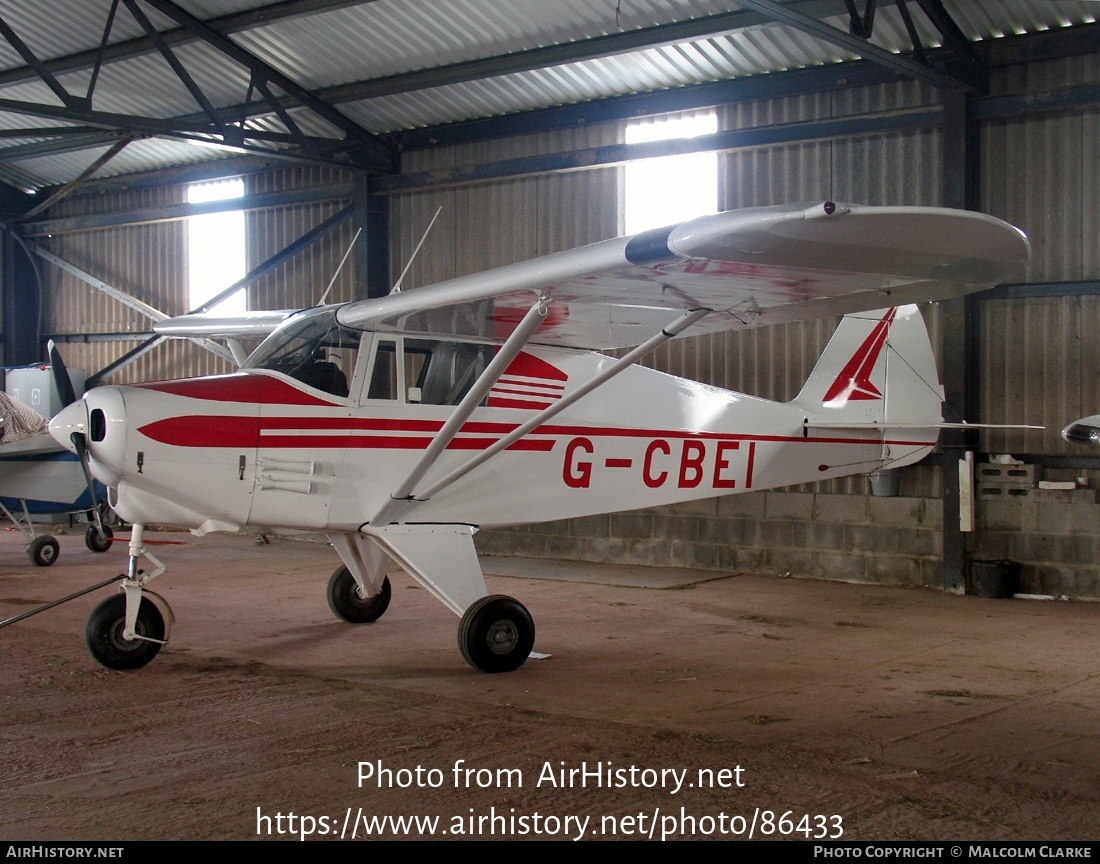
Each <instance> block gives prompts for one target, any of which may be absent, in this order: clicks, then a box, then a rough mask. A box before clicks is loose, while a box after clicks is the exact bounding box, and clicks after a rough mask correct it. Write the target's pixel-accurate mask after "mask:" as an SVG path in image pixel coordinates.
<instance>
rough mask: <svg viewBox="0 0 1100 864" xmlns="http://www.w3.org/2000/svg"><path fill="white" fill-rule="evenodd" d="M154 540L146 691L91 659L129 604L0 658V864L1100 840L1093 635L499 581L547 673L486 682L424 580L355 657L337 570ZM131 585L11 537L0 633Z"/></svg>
mask: <svg viewBox="0 0 1100 864" xmlns="http://www.w3.org/2000/svg"><path fill="white" fill-rule="evenodd" d="M150 536H151V537H152V538H153V539H157V540H161V541H168V542H169V544H177V543H178V544H182V545H157V546H151V547H150V548H151V550H152V551H154V554H156V555H157V556H158V557H160V558H162V559H163V560H164V561H165V562H166V563H167V564H168V566H169V572H168V573H167V574H166V575H164V576H163V577H161V578H160V579H159V580H157V581H156V582H155V583H154V587H155V588H156V590H157V591H158V592H159V593H161V594H162V595H163V597H164V598H165V599H166V600H167V602H168V603H169V604H170V606H171V608H172V610H173V612H174V615H175V623H174V626H173V627H172V629H171V634H170V636H171V641H170V644H169V645H168V646H166V647H165V648H164V649H163V650H162V651H161V652H160V655H159V656H158V657H157V658H156V659H155V660H154V661H153V662H152V663H151V664H150V665H149V666H147V667H145V668H144V669H142V670H139V671H135V672H113V671H108V670H106V669H104V668H101V667H99V666H98V665H97V664H96V663H95V662H94V661H93V660H92V658H91V657H90V656H89V655H88V653H87V651H86V649H85V645H84V636H83V631H84V622H85V619H86V618H87V616H88V614H89V612H90V611H91V609H92V607H93V606H94V605H95V604H96V603H97V602H98V601H99V600H100V599H102V598H104V597H107V596H109V593H110V592H111V591H113V590H114V589H113V588H104V589H101V590H99V591H97V592H95V593H94V594H91V595H88V596H85V597H81V598H79V599H77V600H75V601H73V602H70V603H67V604H65V605H63V606H59V607H56V608H54V609H50V610H48V611H46V612H44V613H43V614H41V615H37V616H35V617H33V618H28V619H26V620H23V621H20V622H17V623H15V624H12V625H10V626H8V627H6V628H4V629H3V630H0V650H2V652H3V666H2V669H0V680H2V683H3V687H2V690H0V693H2V695H0V705H2V710H3V717H4V723H3V726H2V730H0V825H2V826H3V828H2V831H3V835H4V837H5V839H13V840H51V839H52V840H74V839H98V840H141V839H250V838H256V837H257V836H261V837H286V838H291V837H293V838H295V839H296V838H298V837H299V836H301V835H308V836H311V837H324V838H326V839H327V838H330V837H333V836H344V837H352V836H353V834H354V836H355V837H357V838H361V837H363V836H365V835H369V836H383V837H389V838H394V837H404V836H410V837H417V838H426V837H429V836H430V837H446V838H447V839H451V838H455V837H456V836H463V837H471V836H472V837H477V838H479V839H484V838H486V837H497V838H500V837H504V838H532V837H539V838H545V837H556V838H570V839H571V838H575V837H578V836H584V837H586V838H607V837H627V838H629V839H638V838H639V837H645V838H649V837H652V838H653V839H658V838H661V837H662V836H665V837H675V838H681V837H684V838H687V837H691V838H706V837H710V838H715V837H723V836H726V837H730V836H741V837H747V836H749V835H750V833H751V835H752V836H753V837H756V838H769V837H794V838H798V839H805V838H807V837H809V838H814V837H817V838H822V837H829V838H836V837H838V836H842V837H843V838H844V839H847V840H873V839H881V840H898V839H929V840H931V839H985V840H999V839H1013V840H1015V839H1028V840H1097V839H1100V806H1098V805H1100V784H1098V779H1100V737H1098V733H1100V679H1098V677H1097V669H1098V668H1100V662H1098V661H1100V636H1098V625H1100V605H1098V604H1087V603H1070V602H1042V601H1032V600H1021V599H1013V600H994V599H983V598H976V597H962V596H946V595H943V594H941V593H939V592H936V591H930V590H912V589H897V588H885V587H876V586H856V585H844V584H835V583H825V582H813V581H806V580H798V579H775V578H764V577H759V576H754V575H752V574H737V575H730V576H729V577H725V578H721V577H717V576H716V574H714V573H699V572H694V571H670V570H653V571H645V570H639V569H638V568H620V567H606V566H599V565H586V564H567V565H565V564H560V563H550V562H532V561H525V560H519V559H499V558H497V559H486V560H485V562H484V563H485V569H486V572H487V573H488V574H490V575H489V576H488V578H487V581H488V584H489V588H490V591H492V592H496V593H506V594H511V595H513V596H515V597H516V598H518V599H519V600H521V601H522V602H523V603H524V604H526V605H527V607H528V608H529V609H530V610H531V612H532V614H533V616H534V618H535V622H536V626H537V638H536V642H535V651H536V652H539V653H541V654H546V655H549V656H548V657H545V658H544V659H535V658H532V659H531V660H529V661H528V662H527V663H526V664H525V665H524V666H523V667H522V668H521V669H520V670H519V671H517V672H514V673H510V674H501V675H486V674H481V673H477V672H475V671H473V670H472V669H470V668H469V667H468V666H467V665H466V664H465V663H464V661H463V660H462V657H461V655H460V654H459V651H458V648H457V645H456V628H457V623H458V622H457V618H455V616H453V615H452V614H451V613H450V612H449V611H447V610H446V609H445V608H444V607H443V606H442V605H441V604H439V603H438V602H436V601H435V600H433V599H432V598H431V597H430V596H429V595H428V593H427V592H426V591H424V590H422V589H420V588H419V587H418V586H416V584H415V583H414V582H412V580H411V579H409V578H408V577H407V576H405V575H404V574H401V573H399V572H397V573H396V575H394V576H393V577H392V581H393V586H394V591H393V602H392V603H391V605H390V608H389V611H388V612H387V613H386V615H385V617H384V618H383V619H382V620H381V621H379V622H377V623H375V624H370V625H350V624H345V623H342V622H340V621H339V620H337V619H335V618H334V616H333V615H332V613H331V612H330V611H329V609H328V605H327V603H326V599H325V586H326V584H327V579H328V576H329V574H330V573H331V572H332V570H333V569H334V568H335V567H336V566H337V564H338V560H337V557H336V555H335V553H334V552H333V550H332V549H330V548H328V547H326V546H325V545H323V544H318V543H306V542H301V541H292V540H274V541H272V542H271V543H270V544H269V545H257V544H256V542H255V540H254V539H253V538H248V537H225V536H211V537H206V538H201V539H199V538H194V537H191V536H190V535H187V534H177V533H161V534H155V535H150ZM125 561H126V558H125V548H124V546H123V544H121V543H116V544H115V548H112V549H111V550H109V551H108V552H106V553H103V554H99V555H96V554H93V553H91V552H90V551H88V550H87V549H86V548H85V546H84V543H83V541H82V538H81V536H79V535H70V536H64V537H62V538H61V553H60V557H59V559H58V561H57V563H55V564H54V565H53V566H52V567H49V568H36V567H33V566H31V565H30V563H29V562H28V560H27V558H26V555H25V554H24V553H23V551H22V540H21V538H20V537H19V535H17V534H16V533H14V532H12V531H10V530H6V531H0V617H2V618H8V617H9V616H14V615H17V614H19V613H22V612H25V611H27V610H29V609H31V608H33V607H35V606H37V605H40V604H42V603H44V602H47V601H50V600H53V599H56V598H59V597H61V596H64V595H66V594H69V593H71V592H74V591H77V590H79V589H81V588H84V587H86V586H88V585H91V584H93V583H95V582H97V581H100V580H102V579H104V578H108V577H110V576H111V575H114V574H115V573H118V572H120V571H121V570H123V569H124V567H125ZM586 771H587V776H585V773H584V772H586ZM382 817H419V818H421V819H422V820H424V821H421V822H419V823H411V822H404V823H396V822H394V821H387V822H380V821H376V819H381V818H382ZM436 817H437V818H436ZM433 819H434V821H432V820H433ZM651 832H652V833H651Z"/></svg>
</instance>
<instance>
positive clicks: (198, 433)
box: [54, 333, 935, 533]
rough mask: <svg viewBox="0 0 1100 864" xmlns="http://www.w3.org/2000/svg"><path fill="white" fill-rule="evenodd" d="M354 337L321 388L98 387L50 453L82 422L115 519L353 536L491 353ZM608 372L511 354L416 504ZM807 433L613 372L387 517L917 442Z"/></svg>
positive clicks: (507, 505) (858, 454)
mask: <svg viewBox="0 0 1100 864" xmlns="http://www.w3.org/2000/svg"><path fill="white" fill-rule="evenodd" d="M356 338H358V339H359V340H360V341H359V345H358V347H357V354H358V361H357V362H355V363H354V364H351V363H348V367H347V372H343V371H341V372H340V373H339V375H340V378H341V380H340V382H339V383H338V384H336V385H333V384H332V383H331V382H330V377H331V373H332V372H333V370H332V368H330V367H332V366H333V365H334V364H332V363H331V362H328V363H326V366H325V370H323V371H324V374H323V375H321V376H320V377H318V376H317V374H314V373H311V375H312V377H311V375H307V374H304V373H303V372H302V370H301V368H298V367H295V368H291V365H288V364H287V363H285V362H283V361H282V360H279V361H272V362H269V363H267V365H266V366H264V365H262V364H261V365H257V366H254V367H252V368H246V369H244V370H243V371H241V372H238V373H235V374H231V375H225V376H215V377H207V378H196V379H187V380H180V381H168V382H156V383H151V384H143V385H134V386H118V387H100V388H96V389H95V390H92V391H90V392H89V393H87V394H86V395H85V397H84V399H83V402H82V403H76V404H74V406H71V407H70V408H69V409H66V411H65V412H63V414H62V415H59V417H58V418H57V419H56V420H55V421H54V431H55V434H56V435H57V436H58V439H59V440H65V438H66V437H67V433H66V429H69V428H75V426H77V425H80V424H83V426H84V428H86V429H87V434H88V451H89V455H90V467H91V470H92V472H93V474H95V476H96V477H97V478H98V479H100V480H101V481H102V482H104V483H105V484H106V485H107V486H109V487H110V488H111V490H112V491H111V504H112V506H113V507H114V508H115V510H116V511H117V512H118V513H119V515H120V516H121V517H122V518H123V519H126V520H127V521H133V522H142V523H156V522H163V523H168V524H176V525H181V526H183V527H187V528H191V529H196V530H199V531H207V530H238V529H240V528H243V527H245V526H256V527H263V528H276V529H278V528H287V529H305V530H316V531H324V532H330V533H331V532H348V531H355V530H357V529H358V528H359V527H360V526H362V525H364V524H365V523H368V522H370V521H371V520H372V518H374V517H375V516H376V515H377V514H378V513H379V511H381V510H382V508H383V506H384V505H386V504H387V502H389V501H390V498H391V495H392V494H393V493H394V491H395V490H396V489H398V488H399V487H400V486H401V484H402V482H403V481H404V480H405V478H406V477H408V476H409V473H410V471H411V470H412V469H413V467H414V466H415V465H416V463H417V461H418V460H419V459H420V457H421V456H422V455H423V453H424V451H425V450H426V449H427V448H428V446H429V444H430V443H431V441H432V440H433V437H434V436H435V434H436V433H437V432H438V431H439V430H440V428H441V427H442V426H443V424H444V422H445V421H446V420H447V418H448V417H449V416H450V415H451V413H452V412H453V411H454V407H453V406H454V405H455V404H457V402H458V401H459V400H460V399H461V395H462V392H464V391H463V388H465V389H466V390H468V389H469V383H470V380H472V379H473V378H474V377H476V375H477V374H479V371H480V368H481V367H483V365H484V361H485V358H486V357H487V356H491V355H492V352H493V350H495V349H493V348H492V346H488V345H476V344H471V345H466V346H461V345H459V346H457V347H456V346H455V345H454V344H451V343H440V342H428V341H426V340H423V339H412V338H404V337H401V336H399V335H398V336H394V335H390V334H373V333H362V334H357V335H356ZM441 345H443V346H444V347H443V348H440V346H441ZM310 350H311V351H312V350H313V349H312V348H311V349H310ZM346 353H348V352H346V351H345V354H346ZM299 356H300V355H299V354H295V355H294V357H295V358H296V359H297V358H298V357H299ZM347 359H350V358H347V357H345V360H347ZM611 362H613V361H612V360H611V358H608V357H606V356H604V355H601V354H597V353H593V352H587V351H579V350H570V349H556V348H541V347H534V346H529V347H528V348H527V349H526V350H525V351H524V352H523V353H521V354H520V355H519V357H518V358H517V359H516V360H515V361H514V362H513V363H512V364H511V366H510V367H509V369H508V370H507V371H506V372H505V373H504V375H502V376H501V377H500V379H499V380H498V381H497V382H496V383H495V385H494V386H493V388H492V390H491V391H490V392H489V395H488V398H487V399H485V400H483V404H481V405H480V406H479V407H477V408H475V409H474V411H473V413H472V414H471V415H470V417H469V419H468V420H467V421H466V422H465V423H464V424H463V425H462V427H461V429H460V431H459V433H458V434H457V435H456V436H455V437H454V439H453V440H452V441H451V442H450V443H449V445H448V446H447V448H446V449H445V450H444V452H443V453H442V455H441V456H440V458H439V459H438V461H437V462H435V463H434V464H433V465H432V466H431V468H430V470H429V472H428V474H427V475H426V476H425V478H424V481H423V483H421V484H420V485H419V486H418V487H417V489H418V490H420V489H426V488H428V487H430V486H431V485H432V482H433V481H434V480H436V479H438V478H440V477H444V476H446V475H447V474H448V473H449V472H451V471H453V470H454V469H457V468H459V467H460V466H462V464H463V463H464V462H466V461H467V460H469V459H470V458H472V457H474V456H476V455H477V454H478V453H479V452H480V451H482V450H484V449H485V448H486V447H489V446H490V445H492V444H493V443H494V442H495V441H497V440H499V439H500V438H501V437H503V436H504V435H506V434H507V433H509V432H510V431H512V430H513V429H515V428H516V427H517V426H518V425H519V424H521V423H523V422H525V421H527V420H529V419H530V418H531V417H532V416H534V415H536V414H537V412H539V411H542V410H544V409H546V408H548V407H550V406H552V405H554V404H555V403H556V402H557V401H559V400H561V399H563V398H565V397H567V396H568V394H569V393H570V392H571V391H572V390H573V389H575V388H576V387H578V386H580V385H581V384H583V383H584V382H585V381H588V380H589V379H591V378H592V377H593V376H594V375H596V374H598V373H599V372H600V371H601V370H602V369H603V368H606V366H607V365H608V364H610V363H611ZM433 364H435V365H433ZM281 370H285V371H281ZM433 373H434V374H435V376H436V377H435V378H433ZM325 376H329V377H325ZM468 379H469V380H468ZM307 382H308V383H307ZM345 394H346V395H345ZM806 420H807V416H806V413H805V411H804V410H803V409H801V408H799V407H797V406H796V405H795V404H793V403H792V404H783V403H776V402H771V401H768V400H764V399H758V398H754V397H751V396H746V395H743V394H738V393H734V392H731V391H726V390H722V389H720V388H716V387H711V386H707V385H704V384H701V383H698V382H695V381H690V380H686V379H682V378H678V377H675V376H671V375H667V374H663V373H660V372H656V371H654V370H651V369H647V368H643V367H640V366H631V367H629V368H627V369H626V370H625V371H624V372H622V373H621V374H620V375H618V376H617V377H615V378H614V379H612V380H611V381H609V382H608V383H606V384H604V385H602V386H601V387H599V388H598V389H597V390H595V391H594V392H592V393H590V394H588V395H586V396H584V397H583V398H581V399H580V400H579V401H577V402H576V403H575V404H573V405H571V406H569V407H568V408H567V409H565V410H564V411H562V412H561V413H560V414H558V415H557V416H554V417H553V418H551V419H548V420H547V422H545V423H544V424H542V425H540V426H538V427H536V428H535V429H534V430H533V431H532V432H531V433H529V434H528V435H526V436H524V437H522V438H520V439H519V440H518V441H516V442H515V443H514V444H512V445H511V446H509V447H508V448H506V449H504V450H503V451H501V452H500V453H498V454H496V455H495V456H493V457H492V458H490V459H489V460H488V461H486V462H485V463H484V464H482V465H480V466H479V467H477V468H475V469H474V470H473V471H471V472H470V473H468V474H466V475H465V476H463V477H461V478H460V479H458V480H456V481H455V482H454V483H453V484H451V485H449V486H446V488H443V489H442V490H440V491H439V492H438V493H436V494H433V495H432V496H431V497H430V498H429V499H428V500H416V501H413V502H412V503H410V505H409V506H407V507H405V508H404V509H403V511H402V513H401V515H400V521H404V522H409V523H463V524H472V525H479V526H494V525H506V524H514V523H525V522H538V521H547V520H556V519H563V518H569V517H576V516H583V515H588V514H593V513H603V512H609V511H617V510H627V509H634V508H642V507H655V506H659V505H664V504H670V503H673V502H677V501H685V500H691V499H698V498H707V497H712V496H716V495H727V494H736V493H740V492H748V491H753V490H757V489H765V488H773V487H777V486H785V485H790V484H796V483H806V482H813V481H816V480H824V479H828V478H830V477H836V476H842V475H847V474H852V473H857V472H869V471H872V470H875V469H876V468H878V467H879V466H881V465H882V464H883V460H884V454H885V452H886V450H887V449H889V447H890V446H892V447H893V450H894V453H895V458H896V454H897V452H898V451H899V450H903V451H905V452H907V453H909V454H910V456H911V458H909V459H908V460H907V461H913V459H915V458H919V457H920V456H923V455H924V454H925V453H926V452H927V451H928V449H929V448H930V446H931V444H932V443H934V441H935V435H934V434H932V435H931V436H925V437H916V438H915V437H914V433H913V432H912V431H911V430H910V431H909V432H907V433H905V434H902V435H900V436H898V440H896V441H892V442H891V441H885V440H884V438H883V435H882V434H880V433H877V432H874V431H872V430H843V431H828V432H823V431H819V430H814V429H811V428H807V426H806ZM412 497H413V498H417V497H418V495H417V494H416V493H415V492H414V494H413V495H412Z"/></svg>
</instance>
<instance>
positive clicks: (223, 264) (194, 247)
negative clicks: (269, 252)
mask: <svg viewBox="0 0 1100 864" xmlns="http://www.w3.org/2000/svg"><path fill="white" fill-rule="evenodd" d="M242 197H244V181H243V180H241V179H240V178H236V179H233V180H218V181H216V182H213V183H195V184H192V185H191V186H188V187H187V203H188V204H203V203H206V202H208V201H225V200H227V199H230V198H242ZM187 250H188V252H187V258H188V270H187V272H188V274H189V288H190V301H189V302H190V307H189V308H190V309H199V308H201V307H202V306H204V305H205V304H206V303H207V301H209V300H210V298H212V297H214V296H216V295H218V294H220V293H221V292H222V291H224V290H225V289H226V288H228V287H229V286H230V285H232V284H233V283H234V282H236V281H237V280H239V279H241V278H243V277H244V274H245V260H244V211H243V210H222V211H220V212H217V213H204V214H202V215H201V216H190V217H188V219H187ZM245 299H246V292H245V289H244V288H241V289H240V290H239V291H237V292H236V293H235V294H233V295H231V296H230V297H228V298H226V299H225V300H223V301H222V302H221V303H219V304H218V305H217V306H213V307H211V309H210V310H209V311H211V312H216V313H217V314H219V315H235V314H237V313H240V312H244V311H245V309H246V305H245Z"/></svg>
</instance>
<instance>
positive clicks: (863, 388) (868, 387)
mask: <svg viewBox="0 0 1100 864" xmlns="http://www.w3.org/2000/svg"><path fill="white" fill-rule="evenodd" d="M897 313H898V310H897V309H891V310H890V311H888V312H887V313H886V314H885V315H884V316H883V317H882V320H881V321H879V322H878V324H876V325H875V326H874V329H873V330H871V335H869V336H868V337H867V338H866V339H864V340H863V344H862V345H860V346H859V348H858V349H856V353H855V354H853V355H852V359H851V360H849V361H848V362H847V364H845V366H844V368H843V369H841V370H840V374H839V375H837V376H836V380H835V381H834V382H833V384H832V386H831V387H830V388H829V392H828V393H826V394H825V404H826V405H828V404H829V403H831V402H838V403H841V404H843V403H845V402H848V401H849V400H851V401H857V400H864V401H866V400H870V399H881V398H882V393H880V392H879V389H878V388H877V387H876V386H875V385H874V384H872V383H871V372H873V371H874V368H875V364H876V363H877V362H878V355H879V354H881V353H882V346H883V345H885V344H886V337H887V336H888V335H889V333H890V324H891V323H893V320H894V316H895V315H897Z"/></svg>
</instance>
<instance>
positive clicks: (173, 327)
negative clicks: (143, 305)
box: [153, 309, 295, 339]
mask: <svg viewBox="0 0 1100 864" xmlns="http://www.w3.org/2000/svg"><path fill="white" fill-rule="evenodd" d="M294 312H295V310H293V309H283V310H276V311H274V312H244V313H242V314H240V315H232V316H226V315H210V314H206V313H201V312H196V313H195V314H193V315H179V316H177V317H175V318H167V319H165V320H164V321H158V322H157V323H156V324H154V325H153V331H154V332H156V333H159V334H160V335H161V336H184V337H189V338H197V337H206V338H210V339H247V338H249V337H253V336H254V337H258V338H263V337H264V336H266V335H267V334H269V333H270V332H271V331H272V330H274V329H275V328H276V327H278V326H279V324H281V323H282V321H283V319H284V318H287V317H288V316H290V315H293V314H294Z"/></svg>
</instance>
